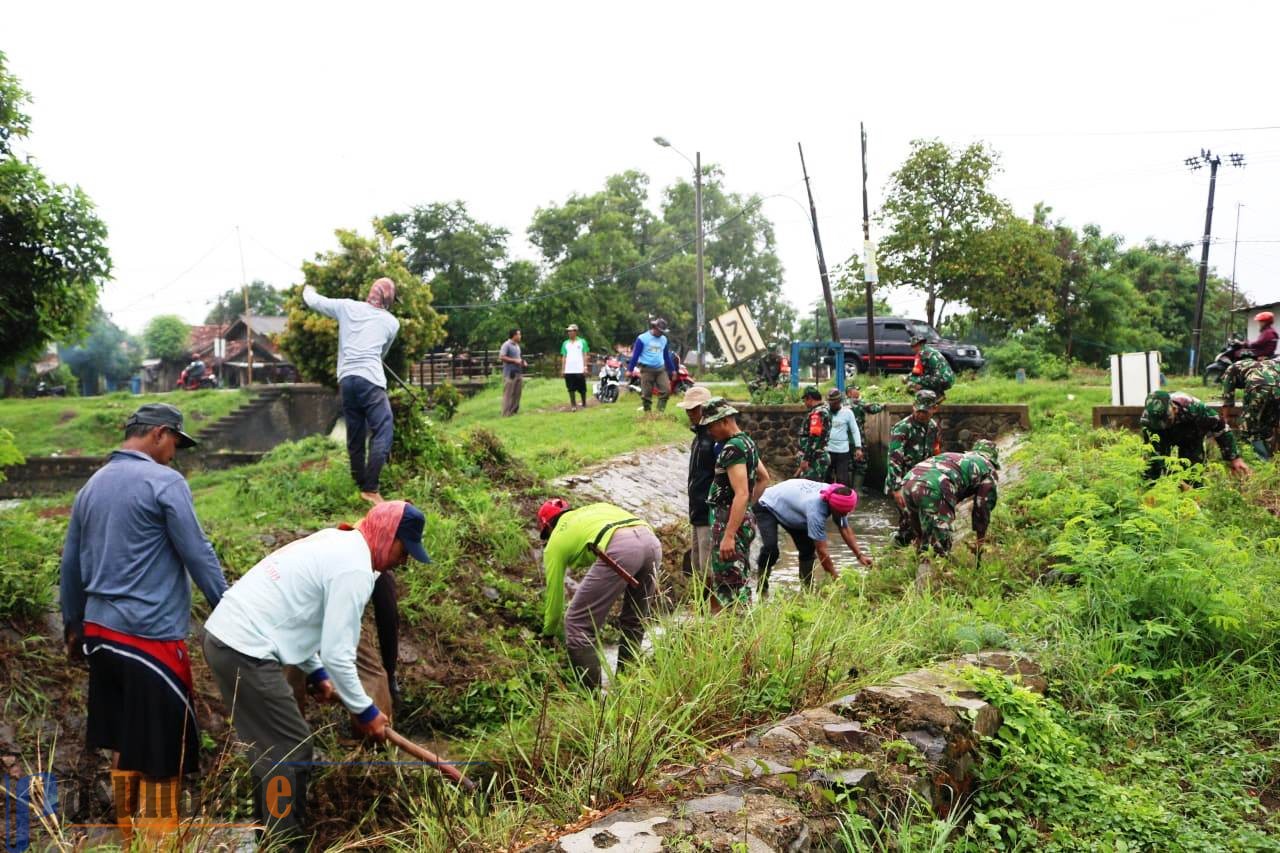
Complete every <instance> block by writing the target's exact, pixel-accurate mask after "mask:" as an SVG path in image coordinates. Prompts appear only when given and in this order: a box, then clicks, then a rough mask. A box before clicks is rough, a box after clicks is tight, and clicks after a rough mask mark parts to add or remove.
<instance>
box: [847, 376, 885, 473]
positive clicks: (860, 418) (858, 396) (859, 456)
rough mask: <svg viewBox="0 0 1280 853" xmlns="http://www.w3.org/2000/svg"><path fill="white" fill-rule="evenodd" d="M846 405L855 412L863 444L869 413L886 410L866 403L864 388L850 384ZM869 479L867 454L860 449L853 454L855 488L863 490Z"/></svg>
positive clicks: (865, 437)
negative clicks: (863, 485) (863, 394)
mask: <svg viewBox="0 0 1280 853" xmlns="http://www.w3.org/2000/svg"><path fill="white" fill-rule="evenodd" d="M845 398H846V399H845V406H846V407H847V408H848V409H849V411H851V412H853V419H854V420H856V421H857V422H858V435H860V436H862V444H863V445H864V446H865V445H866V443H867V415H877V414H879V413H880V412H883V411H884V406H882V405H880V404H879V403H865V402H863V400H862V389H861V388H859V387H858V386H857V385H850V386H849V389H848V392H847V393H846V395H845ZM865 479H867V454H866V453H865V452H864V451H863V450H862V449H859V450H857V451H855V452H854V454H853V490H854V491H855V492H861V491H862V481H863V480H865Z"/></svg>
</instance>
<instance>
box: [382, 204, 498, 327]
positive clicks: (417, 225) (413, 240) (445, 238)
mask: <svg viewBox="0 0 1280 853" xmlns="http://www.w3.org/2000/svg"><path fill="white" fill-rule="evenodd" d="M382 224H383V226H384V227H385V228H386V229H387V231H388V232H389V233H390V234H391V235H392V236H393V237H395V238H396V241H397V242H396V245H397V246H398V247H400V248H401V249H402V251H403V252H404V256H405V265H406V266H407V267H408V268H409V271H410V272H412V273H413V274H414V275H416V276H418V277H419V278H421V279H423V280H424V281H428V282H430V284H431V293H432V295H433V296H434V298H435V304H436V305H477V304H487V303H491V302H493V300H494V299H495V297H496V296H497V293H498V290H499V288H500V287H501V285H502V273H503V268H504V267H505V266H506V264H507V237H508V232H507V230H506V229H505V228H499V227H497V226H494V225H488V224H486V223H483V222H477V221H476V220H475V219H473V218H472V217H471V215H470V214H469V213H467V206H466V203H465V202H462V201H453V202H449V203H440V202H436V203H433V204H428V205H420V206H418V207H415V208H413V210H412V211H410V212H409V213H398V214H394V215H392V216H388V217H385V218H384V219H383V220H382ZM443 310H444V312H445V315H444V325H445V331H446V332H448V335H449V339H450V340H451V341H453V342H455V343H458V344H464V345H469V344H471V343H472V342H473V340H474V339H475V337H476V329H477V327H478V326H479V324H480V322H481V320H482V319H483V316H484V315H483V314H482V313H480V312H479V311H476V310H472V309H459V310H457V311H454V310H451V309H448V308H446V309H443Z"/></svg>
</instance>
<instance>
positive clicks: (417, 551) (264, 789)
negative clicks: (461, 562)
mask: <svg viewBox="0 0 1280 853" xmlns="http://www.w3.org/2000/svg"><path fill="white" fill-rule="evenodd" d="M425 524H426V519H425V518H424V516H423V515H422V512H421V511H419V510H418V509H417V507H415V506H413V504H410V503H407V502H405V501H384V502H382V503H379V504H375V505H374V507H373V508H372V509H370V510H369V512H368V514H366V515H365V517H364V518H362V519H361V520H360V521H359V522H358V523H357V524H356V526H355V527H352V526H350V525H347V524H341V525H339V526H337V527H331V528H328V529H325V530H321V531H318V532H316V533H313V534H311V535H310V536H308V537H306V538H305V539H300V540H298V541H296V542H293V543H290V544H289V545H286V546H285V547H283V548H281V549H279V550H277V551H275V552H274V553H272V554H269V555H267V556H266V557H264V558H263V559H262V560H261V561H260V562H258V564H257V565H255V566H254V567H253V568H251V569H250V570H249V571H248V572H246V573H245V574H244V576H243V577H242V578H240V580H238V581H236V583H235V584H234V585H233V586H232V587H231V589H229V590H227V593H226V595H224V596H223V597H222V601H221V603H220V604H218V606H217V607H216V608H214V611H213V613H212V614H210V615H209V619H208V621H206V622H205V637H204V656H205V660H206V661H207V662H208V664H209V668H210V669H212V670H213V677H214V681H216V682H217V684H218V692H219V693H221V694H222V699H223V701H224V702H226V705H227V708H228V709H229V710H230V712H231V724H232V726H233V727H234V729H235V732H236V736H237V737H238V739H239V740H241V741H242V742H244V743H245V744H247V745H248V748H249V761H250V771H251V773H252V776H253V783H254V784H253V803H254V812H255V816H256V817H257V819H258V820H259V821H262V822H264V825H265V828H266V832H267V835H268V836H269V838H270V840H271V841H273V842H275V841H278V842H282V843H285V844H289V845H291V846H292V847H294V848H295V849H303V848H305V847H306V833H307V810H306V804H307V782H308V779H309V776H310V767H309V765H310V762H311V760H312V756H313V750H312V744H311V731H310V729H308V728H307V723H306V721H305V720H304V719H303V717H302V712H301V711H300V710H299V707H298V702H297V700H296V699H295V697H294V693H293V690H292V688H291V687H290V686H289V683H288V681H287V679H286V677H285V672H284V667H285V666H296V667H298V668H299V669H301V670H302V671H303V672H305V673H306V675H307V686H308V690H309V692H310V693H311V695H312V696H313V697H314V698H315V699H316V701H318V702H329V701H332V700H333V699H335V698H336V699H337V700H338V701H340V702H342V704H343V705H344V706H345V707H346V709H347V711H349V712H350V714H351V718H352V723H353V725H354V726H355V728H356V730H357V731H359V732H360V733H362V734H364V735H366V736H367V737H370V738H373V739H374V740H377V741H383V740H386V738H387V728H388V720H387V715H386V714H385V713H383V711H382V709H380V708H379V707H378V706H377V705H376V704H374V702H373V700H372V699H370V698H369V695H368V694H367V693H366V692H365V690H364V687H363V685H362V684H361V682H360V677H359V674H358V672H357V666H356V647H357V644H358V643H359V641H360V623H361V617H362V615H363V614H364V610H365V606H366V605H367V604H368V603H369V598H370V596H371V595H372V594H373V587H374V582H375V581H376V579H377V578H378V576H379V575H380V574H381V573H382V572H385V571H387V570H389V569H394V568H395V567H396V566H400V565H403V564H404V562H405V561H406V560H407V559H408V558H409V557H413V558H414V559H416V560H418V561H419V562H423V563H427V562H430V559H429V558H428V556H427V552H426V550H425V549H424V548H423V547H422V533H423V528H424V526H425ZM282 791H284V792H287V799H285V800H284V801H283V803H282V802H281V799H280V792H282Z"/></svg>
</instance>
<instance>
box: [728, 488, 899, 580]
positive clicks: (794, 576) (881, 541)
mask: <svg viewBox="0 0 1280 853" xmlns="http://www.w3.org/2000/svg"><path fill="white" fill-rule="evenodd" d="M849 522H850V524H852V525H853V532H854V534H855V535H856V536H857V537H858V545H859V546H861V547H862V548H863V549H864V550H865V551H866V552H867V553H868V554H870V555H871V560H872V562H873V563H874V562H875V560H876V558H878V557H880V556H881V555H883V554H885V553H886V552H888V550H889V549H890V548H892V547H893V545H892V544H891V542H892V539H893V534H894V531H896V530H897V529H898V508H897V507H896V506H894V504H893V501H892V500H891V499H890V498H888V497H886V496H885V495H882V494H874V493H871V494H867V495H864V496H863V497H862V498H860V499H859V500H858V508H857V509H856V510H854V511H853V514H852V515H851V516H849ZM778 550H779V551H780V552H781V553H780V554H779V556H778V562H777V563H776V564H775V565H774V567H773V571H772V572H771V573H770V574H769V591H770V592H773V591H774V590H777V589H799V588H800V554H799V552H798V551H796V545H795V543H794V542H792V541H791V536H790V534H788V533H787V532H786V531H785V530H781V529H780V530H778ZM827 550H828V551H830V553H831V560H832V562H834V563H835V564H836V571H839V572H845V571H865V569H863V567H862V566H860V565H858V561H857V560H856V559H854V556H853V552H851V551H850V550H849V546H847V545H845V544H844V540H843V539H841V538H840V531H839V529H838V528H837V527H836V526H835V523H834V522H832V521H831V520H830V519H828V520H827ZM759 555H760V540H759V539H757V540H756V542H755V544H754V545H753V546H752V548H751V567H752V572H753V575H752V580H753V581H754V580H755V575H754V571H755V566H756V560H757V559H758V558H759ZM813 575H814V578H815V581H816V583H817V585H818V586H822V585H823V584H825V583H827V582H829V581H830V580H831V575H829V574H827V572H826V570H825V569H823V568H822V564H821V563H819V562H818V561H817V559H815V560H814V562H813Z"/></svg>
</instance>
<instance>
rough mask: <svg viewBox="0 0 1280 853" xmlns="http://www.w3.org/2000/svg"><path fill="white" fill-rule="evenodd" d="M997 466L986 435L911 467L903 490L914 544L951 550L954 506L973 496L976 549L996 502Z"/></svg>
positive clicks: (938, 551)
mask: <svg viewBox="0 0 1280 853" xmlns="http://www.w3.org/2000/svg"><path fill="white" fill-rule="evenodd" d="M999 469H1000V457H999V454H998V452H997V450H996V445H995V442H993V441H989V440H988V439H985V438H984V439H980V440H978V441H975V442H974V444H973V449H972V450H970V451H969V452H968V453H940V454H938V455H937V456H934V457H932V458H931V459H926V460H925V461H924V462H921V463H920V464H919V465H916V466H915V467H914V468H912V469H911V471H910V473H908V474H907V477H906V480H905V481H904V482H903V484H902V494H903V499H904V506H905V510H906V513H907V516H908V518H909V519H910V524H911V539H912V540H913V541H914V542H915V544H916V550H921V549H923V548H931V549H932V550H933V552H934V553H936V554H939V555H943V554H948V553H950V551H951V540H952V533H953V531H952V524H953V523H954V521H955V517H956V507H957V506H959V505H960V503H961V502H962V501H964V500H967V499H968V498H973V513H972V523H973V532H974V535H975V536H976V537H977V538H976V540H975V541H974V552H975V553H978V552H980V551H981V550H982V545H983V543H984V542H986V538H987V527H988V526H989V525H990V524H991V511H992V510H994V509H995V507H996V500H997V494H996V478H997V476H998V475H997V472H998V471H999Z"/></svg>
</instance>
